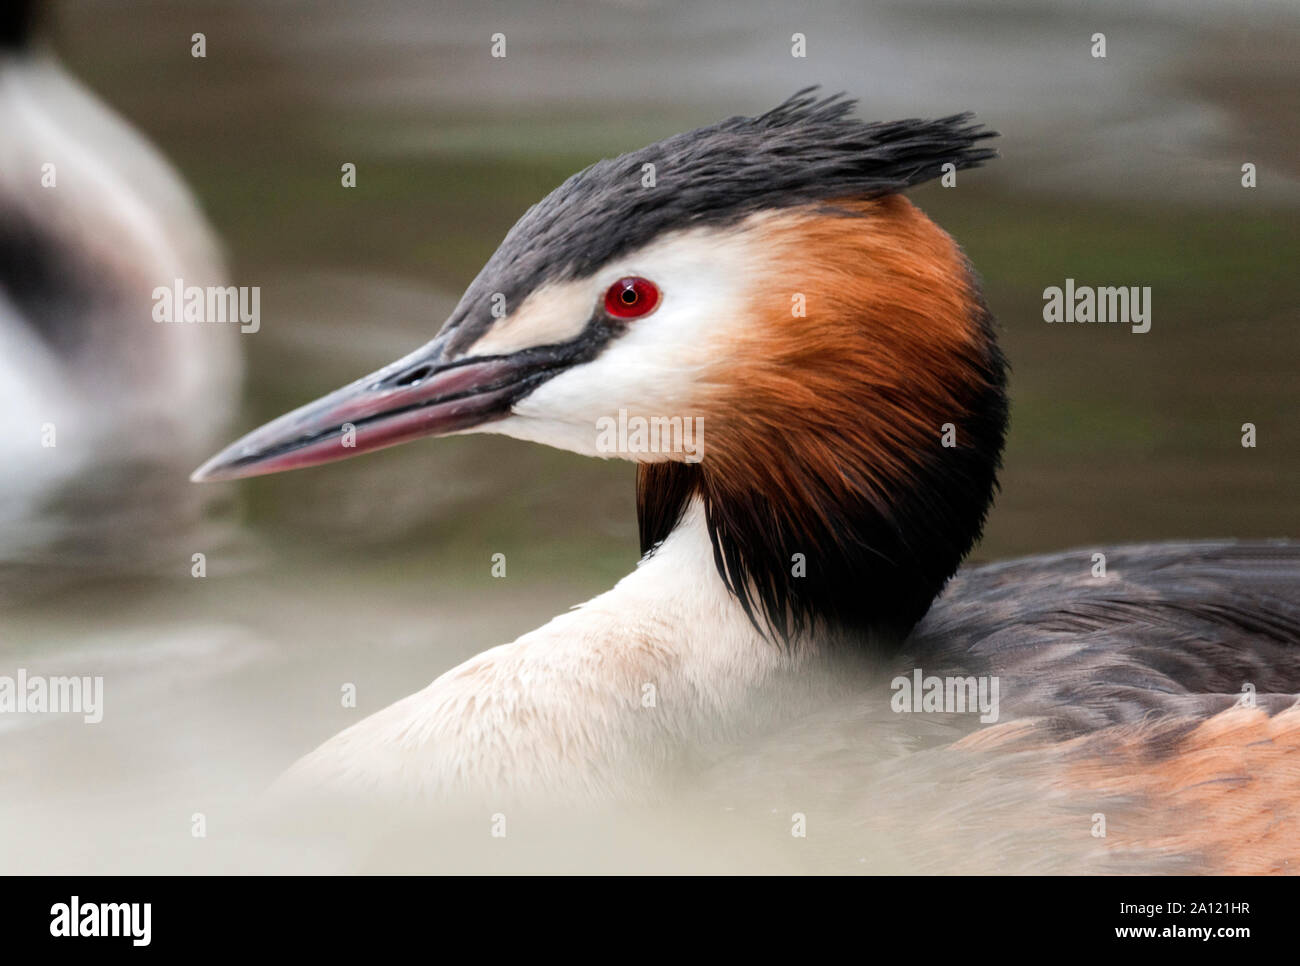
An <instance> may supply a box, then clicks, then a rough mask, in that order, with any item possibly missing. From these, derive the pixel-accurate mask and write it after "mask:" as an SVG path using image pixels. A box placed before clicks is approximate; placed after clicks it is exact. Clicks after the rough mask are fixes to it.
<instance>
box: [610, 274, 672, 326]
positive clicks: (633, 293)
mask: <svg viewBox="0 0 1300 966" xmlns="http://www.w3.org/2000/svg"><path fill="white" fill-rule="evenodd" d="M658 304H659V289H658V288H657V287H656V286H655V283H654V282H652V281H650V279H648V278H640V277H638V276H635V275H630V276H628V277H627V278H620V279H619V280H618V281H617V282H615V283H614V284H613V285H611V286H610V287H609V290H608V291H606V292H605V311H606V312H608V313H609V314H610V315H612V316H614V318H616V319H639V318H640V317H641V316H643V315H649V314H650V313H651V312H653V311H654V310H655V306H656V305H658Z"/></svg>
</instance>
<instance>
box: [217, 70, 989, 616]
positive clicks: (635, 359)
mask: <svg viewBox="0 0 1300 966" xmlns="http://www.w3.org/2000/svg"><path fill="white" fill-rule="evenodd" d="M852 107H853V102H852V101H851V100H848V99H846V98H844V97H842V96H836V97H830V98H826V99H823V100H818V99H816V97H815V96H813V94H812V93H811V92H809V91H804V92H801V93H800V94H797V95H795V96H794V97H793V98H791V99H790V100H788V101H787V102H785V103H784V104H782V105H781V106H780V107H778V108H776V109H775V110H773V111H770V112H769V113H767V114H764V115H762V116H760V117H755V118H749V117H735V118H731V119H729V120H727V121H723V122H722V123H720V124H717V125H714V126H712V127H708V128H703V129H700V130H698V131H692V132H689V133H686V134H680V135H677V136H675V137H671V138H668V139H667V140H664V141H661V142H659V143H657V144H654V145H651V146H650V147H647V148H644V149H642V150H640V151H637V152H634V153H632V154H627V155H624V156H622V157H619V158H616V159H614V160H606V161H601V162H599V163H597V164H595V165H593V166H592V167H590V168H588V169H586V170H585V171H583V172H581V173H579V174H577V175H574V176H573V177H571V178H570V179H569V180H568V181H566V182H565V183H564V184H562V185H561V186H560V187H559V188H557V189H556V190H555V191H553V192H552V193H551V194H550V195H549V196H548V197H547V198H545V199H544V200H543V201H541V202H540V203H539V204H537V205H535V206H533V207H532V208H531V209H529V211H528V212H527V213H526V214H525V215H524V216H523V217H522V218H521V219H520V220H519V222H518V223H517V224H516V225H515V226H514V228H512V229H511V231H510V232H509V234H508V235H507V236H506V238H505V241H504V242H503V243H502V244H501V247H500V248H499V249H498V250H497V252H496V253H495V254H494V255H493V256H492V258H491V259H490V260H489V261H488V263H487V265H486V266H485V267H484V268H483V270H482V272H481V273H480V274H479V276H478V277H477V278H476V279H475V280H474V281H473V282H472V283H471V285H470V286H469V289H468V290H467V291H466V293H465V295H464V297H463V298H462V299H461V301H460V303H459V304H458V306H457V307H456V309H455V311H454V312H453V313H452V315H451V317H450V318H449V319H448V320H447V321H446V323H445V324H444V325H443V327H442V329H441V331H440V332H439V333H438V335H437V336H436V337H435V338H434V339H433V341H431V342H429V343H428V344H427V345H425V346H423V347H422V348H420V349H418V350H416V351H415V352H413V353H412V354H410V355H409V356H407V357H405V358H403V359H401V360H399V361H398V362H395V363H393V364H392V365H390V366H387V367H385V368H384V369H382V370H380V371H378V372H376V373H373V374H371V375H369V376H367V377H365V378H364V379H361V380H358V381H357V382H355V383H353V384H352V385H350V386H347V387H345V388H343V389H341V390H338V391H337V392H335V393H333V394H331V395H329V396H326V397H324V398H323V399H321V400H319V401H317V402H314V403H311V404H309V405H307V406H304V407H302V408H301V409H298V410H296V411H294V412H292V413H289V414H288V415H286V416H283V417H281V418H280V419H277V420H275V421H273V422H271V423H269V424H268V425H266V426H264V427H263V428H261V429H259V430H257V431H255V432H253V433H252V434H250V435H249V436H246V437H245V438H244V439H242V440H240V441H239V442H237V443H235V444H234V445H232V446H231V447H229V448H228V449H226V450H225V451H224V452H222V453H220V454H218V455H217V456H216V457H214V458H213V459H212V460H210V461H209V462H208V463H207V464H205V465H204V466H203V467H201V468H200V469H199V470H198V471H197V472H196V473H195V475H194V478H195V479H196V480H220V479H233V478H238V477H245V476H254V475H259V474H263V473H271V472H277V471H280V470H286V469H293V468H298V467H304V466H311V465H315V464H319V463H325V462H330V461H333V460H337V459H343V458H345V457H348V456H354V455H357V454H359V453H363V452H367V451H369V450H373V449H379V448H381V447H385V446H391V445H394V444H396V443H400V442H404V441H406V440H410V439H415V438H417V437H421V436H437V435H446V434H451V433H464V432H475V431H478V432H496V433H503V434H506V435H509V436H514V437H517V438H520V439H528V440H534V441H538V442H544V443H548V444H550V445H554V446H558V447H561V448H564V449H568V450H573V451H575V452H579V453H586V454H590V455H596V456H619V457H624V458H628V459H632V460H634V461H636V462H637V463H639V464H640V465H639V467H638V512H639V517H640V522H641V539H642V550H643V552H652V551H653V549H654V547H655V546H656V545H657V544H658V543H659V542H660V541H662V540H663V539H664V538H665V537H666V536H667V535H668V533H669V532H670V531H671V530H672V529H673V527H674V526H675V525H676V524H677V522H678V520H679V518H680V517H681V514H682V512H683V510H684V509H685V507H686V506H687V505H688V503H689V502H690V501H691V500H692V499H695V498H698V499H700V500H701V501H702V502H703V504H704V507H705V511H706V519H707V521H708V525H709V530H710V536H711V538H712V542H713V547H714V555H715V559H716V561H717V565H718V569H719V572H720V574H721V575H722V578H723V579H724V580H725V581H726V582H727V583H728V585H729V586H730V587H731V588H732V589H733V591H735V593H736V594H737V596H738V597H739V599H740V600H741V602H742V603H743V604H744V606H745V608H746V610H747V612H749V613H750V615H751V617H753V618H755V620H756V622H758V623H760V624H761V625H763V626H764V627H765V628H767V629H770V630H771V631H773V632H775V633H776V635H778V636H780V637H784V638H789V637H790V636H792V635H795V634H798V633H800V632H801V631H803V630H804V629H806V628H809V627H811V626H814V625H816V624H818V623H822V622H824V623H825V624H827V625H829V626H831V627H839V628H847V629H852V630H866V631H887V632H890V633H894V634H896V633H901V632H905V631H906V630H907V629H909V628H910V627H911V626H912V625H913V624H914V623H915V622H916V621H917V620H919V619H920V618H921V616H922V615H923V614H924V613H925V611H926V609H927V608H928V606H929V604H930V602H931V600H932V599H933V598H934V596H935V595H936V594H937V593H938V592H939V590H940V589H941V588H942V586H943V584H944V582H945V581H946V580H947V579H948V578H949V577H950V576H951V575H952V573H953V572H954V571H955V570H956V568H957V565H958V564H959V563H960V561H961V559H962V557H963V556H964V555H965V554H966V553H967V551H969V549H970V547H971V546H972V545H973V543H974V541H975V540H976V539H977V538H978V536H979V533H980V531H981V528H982V526H983V521H984V516H985V514H986V512H987V509H988V507H989V504H990V502H991V499H992V495H993V490H994V488H995V485H996V484H995V474H996V470H997V468H998V462H999V459H1000V454H1001V449H1002V442H1003V435H1004V432H1005V426H1006V400H1005V373H1004V369H1005V366H1004V362H1003V359H1002V356H1001V354H1000V353H999V351H998V348H997V346H996V343H995V341H994V333H993V328H992V321H991V319H990V317H989V314H988V312H987V310H986V308H985V306H984V302H983V299H982V297H981V294H980V291H979V287H978V283H977V280H976V279H975V277H974V275H973V273H972V272H971V270H970V268H969V266H968V264H967V262H966V260H965V258H964V257H963V255H962V253H961V252H960V250H959V249H958V247H957V246H956V244H955V243H954V242H953V241H952V239H951V238H949V237H948V236H947V235H946V234H945V233H944V232H943V231H942V230H940V229H939V228H938V227H937V226H936V225H935V224H934V223H933V222H931V221H930V220H929V219H928V218H926V217H925V216H924V215H923V214H921V213H920V211H918V210H917V209H916V208H915V207H913V205H912V204H911V203H910V202H909V201H907V200H906V199H905V198H903V197H902V196H901V195H900V194H899V192H900V191H902V190H903V189H905V188H907V187H909V186H911V185H914V184H918V183H920V182H923V181H926V180H929V179H931V178H934V177H938V176H939V175H940V174H941V173H942V170H943V166H944V165H946V164H951V165H953V166H954V168H955V169H961V168H967V167H973V166H977V165H979V164H980V163H982V162H983V161H984V160H986V159H988V158H990V157H992V156H993V154H994V152H993V151H991V150H989V149H987V148H983V147H980V146H979V141H980V140H982V139H984V138H987V137H990V136H992V135H991V132H987V131H985V130H983V129H981V128H979V127H978V126H976V125H974V124H972V123H971V122H970V119H969V116H966V115H960V116H955V117H948V118H943V119H941V120H935V121H916V120H912V121H898V122H892V123H882V124H867V123H863V122H860V121H857V120H855V119H853V118H851V117H850V116H849V114H850V112H851V110H852Z"/></svg>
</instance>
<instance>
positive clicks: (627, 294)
mask: <svg viewBox="0 0 1300 966" xmlns="http://www.w3.org/2000/svg"><path fill="white" fill-rule="evenodd" d="M622 298H623V304H624V305H631V304H632V303H633V302H635V301H636V289H634V288H632V287H631V286H630V285H629V286H628V287H627V288H625V289H623V295H622Z"/></svg>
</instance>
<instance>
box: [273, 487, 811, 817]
mask: <svg viewBox="0 0 1300 966" xmlns="http://www.w3.org/2000/svg"><path fill="white" fill-rule="evenodd" d="M811 657H812V653H811V648H809V647H808V646H804V647H802V648H793V649H785V648H782V647H780V646H779V645H777V644H775V643H773V642H772V641H769V640H766V639H764V638H763V637H762V636H761V635H760V634H759V632H758V631H757V630H756V629H755V628H754V626H753V625H752V624H751V623H750V622H749V620H748V618H747V617H746V616H745V613H744V611H743V610H742V609H741V607H740V605H739V603H738V602H737V601H736V599H735V598H734V597H733V596H732V595H731V594H730V593H729V592H728V591H727V589H726V588H725V586H724V585H723V583H722V580H721V578H720V577H719V576H718V573H717V571H716V569H715V566H714V561H713V549H712V546H711V544H710V541H709V536H708V532H707V528H706V525H705V521H704V512H703V509H702V507H701V506H700V504H699V503H698V501H696V502H694V503H693V504H692V505H691V506H690V507H689V508H688V510H687V511H686V513H685V515H684V517H683V520H682V521H681V523H680V524H679V525H678V527H677V528H676V529H675V530H674V531H673V532H672V533H671V534H670V535H669V537H668V538H667V539H666V540H665V541H664V542H663V543H662V544H661V545H660V546H659V547H658V548H657V550H656V551H655V552H654V553H653V554H651V555H650V556H649V557H647V558H646V559H644V560H642V561H641V563H640V564H639V565H638V566H637V569H636V570H634V571H633V572H632V573H631V574H629V575H628V576H627V577H625V578H623V580H621V581H619V583H618V584H617V585H615V587H614V588H613V589H611V590H609V591H607V592H606V593H604V594H601V595H600V596H598V597H596V598H594V599H592V600H590V601H588V602H587V603H585V604H582V605H580V606H579V607H576V608H575V609H573V610H572V611H569V612H568V613H565V614H562V615H560V616H559V617H556V618H555V619H553V620H552V621H550V622H549V623H548V624H546V625H544V626H542V627H540V628H538V629H537V630H535V631H532V632H530V633H528V634H525V635H524V636H523V637H520V638H519V639H518V640H516V641H515V642H514V643H512V644H506V645H502V646H500V647H495V648H492V649H490V650H488V651H484V652H483V653H482V654H479V655H477V656H476V657H474V658H471V659H470V660H469V661H466V662H465V663H464V664H461V665H460V666H459V667H455V668H453V669H451V670H450V671H448V672H446V673H445V674H443V675H442V676H441V677H439V678H438V679H437V680H435V681H434V682H433V683H432V684H431V685H429V686H428V687H427V688H425V689H424V690H422V691H420V692H417V693H416V694H413V695H411V696H410V697H408V698H405V699H403V700H401V701H399V702H397V703H396V704H394V705H391V706H390V707H388V708H386V709H385V710H383V711H380V712H379V713H377V714H375V715H372V716H371V717H369V718H367V719H366V720H364V721H362V722H360V723H359V724H357V725H355V726H353V727H351V728H349V729H347V730H346V731H343V732H341V733H340V734H339V735H337V736H335V737H334V738H332V739H331V740H330V741H328V742H326V743H325V744H324V745H322V746H321V747H320V748H318V749H316V751H314V752H312V753H311V754H310V755H308V756H307V757H305V758H303V759H302V760H300V761H299V762H298V763H297V764H296V765H295V766H294V767H293V769H291V770H290V772H289V773H288V774H287V775H286V776H285V777H284V778H283V779H282V780H281V786H287V787H288V788H290V789H292V790H294V791H299V790H307V789H315V788H319V787H321V786H325V787H327V788H330V789H337V790H341V791H344V792H349V791H351V792H355V793H358V794H363V795H366V796H367V797H368V796H370V795H372V794H374V793H379V794H381V795H393V796H397V797H401V798H416V799H450V800H457V799H473V800H487V801H492V802H500V803H504V802H505V801H507V800H517V799H523V800H526V801H533V802H536V801H582V800H586V801H591V800H604V799H614V798H619V797H623V796H625V795H631V794H636V795H640V796H644V795H646V794H653V793H654V792H655V790H656V789H658V790H660V791H662V790H663V788H664V785H665V782H664V777H665V773H666V772H669V771H671V770H672V769H673V768H674V766H675V765H677V764H678V763H679V762H680V761H681V760H682V759H683V757H685V756H689V757H690V758H691V759H693V760H694V761H697V762H698V761H699V760H700V759H701V757H703V758H705V759H707V757H708V749H709V748H710V746H718V745H720V744H721V743H725V742H727V741H730V740H733V739H734V738H736V737H738V736H740V735H741V734H748V733H750V731H751V730H752V728H753V726H754V723H755V722H756V721H758V720H759V719H763V720H771V718H772V708H773V707H774V706H777V705H780V706H781V707H783V708H788V709H789V710H790V712H792V713H797V711H798V710H799V709H800V708H802V709H804V710H806V703H807V701H809V700H815V698H811V697H809V695H808V687H807V682H806V678H805V677H804V672H805V671H806V668H807V665H808V664H809V662H810V659H811ZM794 695H801V696H803V698H804V700H790V698H791V697H792V696H794ZM777 696H784V700H774V698H775V697H777Z"/></svg>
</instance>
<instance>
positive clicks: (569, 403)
mask: <svg viewBox="0 0 1300 966" xmlns="http://www.w3.org/2000/svg"><path fill="white" fill-rule="evenodd" d="M766 217H767V216H765V215H759V216H754V217H753V218H751V219H749V220H747V221H746V222H745V223H743V224H742V225H739V226H734V227H730V228H722V229H719V228H695V229H688V230H685V231H681V232H677V233H674V234H672V235H668V236H665V237H663V238H661V239H659V240H657V241H656V242H653V243H652V244H651V245H648V246H647V247H646V248H644V249H642V250H641V251H638V252H635V253H632V254H630V255H628V256H625V257H623V258H620V259H618V260H617V261H616V262H613V263H611V264H610V265H609V266H607V267H606V268H605V269H602V270H601V271H600V272H598V273H597V275H596V276H594V277H593V278H591V279H587V280H586V282H585V283H581V284H582V286H584V291H585V294H584V295H583V296H582V297H581V300H580V301H581V306H580V307H578V305H577V303H578V302H579V298H578V296H577V295H576V292H577V291H578V287H576V286H574V284H573V283H565V284H563V285H557V286H552V288H554V289H556V290H557V291H558V290H560V289H563V290H564V292H565V298H568V299H570V300H572V301H571V302H570V303H569V306H568V311H569V312H571V314H570V315H569V316H568V318H567V319H566V320H565V324H561V323H560V322H559V321H555V322H553V323H550V324H547V323H543V321H542V320H541V319H540V318H533V319H531V320H530V321H529V322H528V326H529V327H530V332H531V333H537V332H547V333H557V332H562V333H565V334H566V335H565V337H567V338H572V337H573V336H575V335H577V334H578V332H580V331H581V330H582V327H583V326H584V325H585V324H586V322H587V320H588V319H589V318H590V314H591V310H592V307H593V305H594V300H595V299H597V298H599V297H602V296H603V294H604V292H605V290H606V288H608V286H609V285H611V284H613V283H614V282H615V281H617V280H618V279H619V278H622V277H625V276H629V275H639V276H643V277H645V278H648V279H650V280H651V281H652V282H654V283H655V284H656V285H657V286H659V289H660V292H661V295H662V301H661V302H660V304H659V305H658V307H657V308H656V309H655V311H654V312H652V313H650V314H649V315H647V316H644V317H643V318H640V319H634V320H631V321H629V322H626V323H620V322H614V323H611V324H614V325H624V326H626V328H625V330H624V331H623V332H621V333H619V334H618V335H617V336H616V337H615V338H614V339H613V340H612V341H610V343H609V344H608V345H607V346H605V348H604V349H603V350H602V351H601V353H600V355H599V356H597V357H596V358H595V359H593V360H591V361H590V362H586V363H582V364H580V365H576V366H573V367H572V368H571V369H568V370H566V371H565V372H562V373H560V374H559V375H557V376H555V377H554V378H552V379H549V380H547V381H546V382H544V383H542V384H541V385H540V386H538V387H537V389H535V390H534V391H533V392H532V393H530V394H529V395H528V396H526V397H525V398H524V399H521V400H520V401H519V402H518V403H516V404H515V407H514V410H513V413H512V415H511V416H509V417H507V418H505V419H502V420H498V421H496V422H493V423H490V424H487V425H484V426H482V427H481V428H480V429H479V431H481V432H492V433H500V434H502V435H506V436H513V437H515V438H518V439H526V440H530V441H533V442H539V443H545V444H547V445H550V446H555V447H557V448H560V449H565V450H570V451H572V452H578V453H584V454H587V455H592V456H609V455H618V454H610V453H608V452H604V451H602V449H601V448H600V446H599V445H598V442H597V441H598V436H599V421H600V420H602V419H605V418H616V417H617V416H618V414H619V412H620V410H622V411H625V412H626V413H627V414H628V415H630V416H643V417H646V418H653V417H668V418H672V417H678V416H680V417H683V418H685V417H694V416H695V415H697V413H698V410H697V408H696V403H697V401H698V400H699V398H700V395H701V392H700V390H701V382H702V380H703V378H704V376H705V373H706V372H707V370H708V369H709V368H710V367H712V366H714V365H716V363H717V362H718V359H719V354H720V353H721V352H725V347H726V346H727V345H728V344H731V343H732V342H734V340H735V337H736V329H737V328H740V327H744V326H746V325H752V324H754V320H753V319H751V318H749V313H748V301H749V300H748V298H747V293H748V292H750V291H753V286H754V285H759V284H764V282H765V280H766V279H767V277H768V257H767V252H766V248H767V246H765V245H764V244H763V234H762V232H761V231H757V230H755V229H757V228H758V227H759V225H757V224H756V223H757V222H760V221H765V220H766ZM538 294H542V293H541V292H539V293H538ZM549 297H550V296H549V295H548V298H549ZM555 298H556V299H557V301H556V302H555V303H553V304H555V305H557V306H558V305H559V304H560V301H559V299H560V296H559V295H558V294H557V295H556V296H555ZM531 302H532V298H531V297H530V298H529V300H528V303H531ZM528 303H525V306H521V310H522V309H523V308H525V307H528V308H531V305H529V304H528ZM539 304H545V303H540V302H539ZM504 331H505V330H504V328H503V332H504ZM514 331H517V332H518V331H522V330H514ZM493 335H494V333H492V332H489V333H488V334H487V335H486V336H484V338H483V339H480V340H479V342H478V343H476V344H475V346H474V348H473V350H472V351H473V354H475V355H478V354H486V350H485V349H484V346H485V345H487V346H495V347H498V348H496V349H494V350H493V351H504V350H502V349H501V348H499V347H500V346H503V345H511V344H514V343H513V342H504V341H497V340H495V339H493ZM546 341H548V342H555V341H562V339H554V338H549V339H547V340H546ZM530 344H540V343H530ZM705 431H706V432H707V429H706V430H705Z"/></svg>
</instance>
